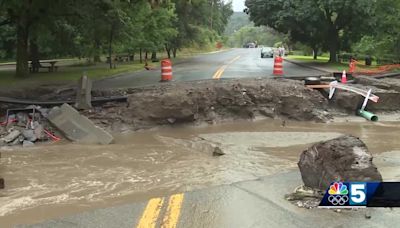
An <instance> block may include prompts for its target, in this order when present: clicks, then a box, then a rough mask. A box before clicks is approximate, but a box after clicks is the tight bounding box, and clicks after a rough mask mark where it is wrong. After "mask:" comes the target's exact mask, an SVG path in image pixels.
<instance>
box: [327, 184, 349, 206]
mask: <svg viewBox="0 0 400 228" xmlns="http://www.w3.org/2000/svg"><path fill="white" fill-rule="evenodd" d="M328 194H329V197H328V201H329V202H330V203H331V204H332V205H334V206H343V205H345V204H346V203H347V202H348V201H349V197H348V196H347V195H348V194H349V190H348V189H347V186H346V185H344V184H343V183H342V182H335V183H333V184H332V185H331V186H330V187H329V191H328Z"/></svg>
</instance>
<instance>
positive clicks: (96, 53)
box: [93, 39, 101, 63]
mask: <svg viewBox="0 0 400 228" xmlns="http://www.w3.org/2000/svg"><path fill="white" fill-rule="evenodd" d="M94 48H95V50H94V55H93V62H94V63H99V62H101V59H100V53H99V52H100V40H99V39H96V40H95V41H94Z"/></svg>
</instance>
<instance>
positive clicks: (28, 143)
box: [22, 140, 35, 147]
mask: <svg viewBox="0 0 400 228" xmlns="http://www.w3.org/2000/svg"><path fill="white" fill-rule="evenodd" d="M32 146H35V143H33V142H31V141H27V140H24V141H23V142H22V147H32Z"/></svg>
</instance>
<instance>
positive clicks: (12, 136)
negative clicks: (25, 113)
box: [2, 129, 21, 143]
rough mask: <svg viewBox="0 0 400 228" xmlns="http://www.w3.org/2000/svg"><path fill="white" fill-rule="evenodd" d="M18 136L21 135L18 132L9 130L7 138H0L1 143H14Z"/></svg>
mask: <svg viewBox="0 0 400 228" xmlns="http://www.w3.org/2000/svg"><path fill="white" fill-rule="evenodd" d="M20 135H21V132H20V131H18V130H13V129H11V131H10V133H9V134H8V135H7V136H5V137H4V138H2V141H4V142H6V143H10V142H13V141H15V140H16V139H17V138H18V136H20Z"/></svg>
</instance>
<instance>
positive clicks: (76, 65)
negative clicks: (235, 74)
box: [0, 47, 217, 90]
mask: <svg viewBox="0 0 400 228" xmlns="http://www.w3.org/2000/svg"><path fill="white" fill-rule="evenodd" d="M213 51H217V49H216V48H213V47H206V48H203V49H199V48H185V49H182V50H180V51H178V53H177V58H172V62H179V61H181V60H184V59H186V58H190V57H192V56H196V55H199V54H203V53H208V52H213ZM157 57H158V59H163V58H166V57H167V54H166V53H165V52H162V53H158V54H157ZM135 59H138V54H137V53H136V56H135ZM71 60H74V59H69V60H68V61H70V62H69V63H64V64H62V63H61V62H60V65H59V68H58V71H57V72H46V69H41V72H40V73H37V74H31V75H29V77H28V78H23V79H17V78H15V76H14V75H15V70H11V69H1V66H0V89H3V90H4V89H16V88H24V87H26V86H40V85H49V84H54V85H63V84H70V83H75V82H76V81H77V80H78V79H79V78H80V77H81V76H82V75H83V74H84V72H86V74H87V76H88V77H89V78H91V79H93V80H96V79H101V78H106V77H112V76H115V75H118V74H122V73H130V72H136V71H140V70H143V69H144V68H143V66H144V63H140V62H139V60H135V61H134V62H127V63H119V64H117V68H116V69H110V68H109V65H108V64H106V63H98V64H96V65H90V64H87V63H86V62H84V61H82V60H79V61H78V60H76V61H71ZM159 64H160V63H159V62H155V63H152V62H151V61H149V65H150V66H153V67H157V66H159Z"/></svg>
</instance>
